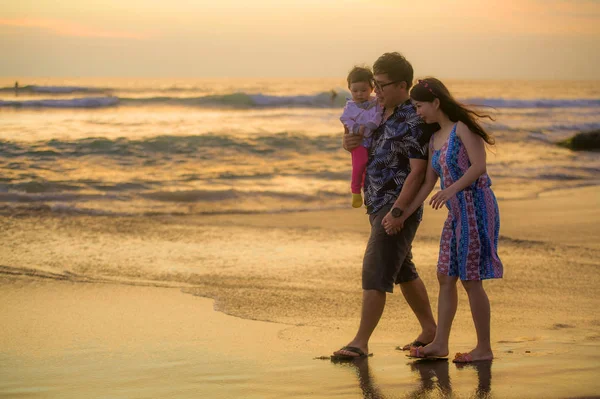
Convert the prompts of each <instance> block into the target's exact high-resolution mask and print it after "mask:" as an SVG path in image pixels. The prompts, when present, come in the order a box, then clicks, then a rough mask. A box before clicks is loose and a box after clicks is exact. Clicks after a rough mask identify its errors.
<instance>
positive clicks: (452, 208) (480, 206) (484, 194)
mask: <svg viewBox="0 0 600 399" xmlns="http://www.w3.org/2000/svg"><path fill="white" fill-rule="evenodd" d="M429 146H430V150H431V151H430V153H431V154H432V157H431V162H432V166H433V169H434V170H435V171H436V173H437V174H438V175H439V176H440V180H441V186H442V189H444V188H446V187H448V186H450V185H451V184H453V183H454V182H455V181H457V180H458V179H460V178H461V177H462V176H463V175H464V174H465V173H466V171H467V169H469V166H470V165H471V163H470V162H469V156H468V154H467V150H466V148H465V146H464V145H463V143H462V142H461V140H460V138H459V137H458V136H457V135H456V125H454V128H453V129H452V131H451V132H450V136H449V137H448V139H447V140H446V142H445V143H444V145H443V146H442V148H440V149H439V150H434V148H433V137H432V138H431V140H430V141H429ZM491 185H492V181H491V180H490V177H489V176H488V175H487V173H484V174H483V175H481V176H480V177H479V178H478V179H477V180H476V181H475V182H474V183H473V184H471V185H470V186H469V187H467V188H465V189H464V190H462V191H460V192H459V193H458V194H456V195H455V196H454V197H452V198H451V199H450V200H448V201H447V202H446V207H447V208H448V210H449V211H448V218H447V219H446V222H445V223H444V229H443V230H442V238H441V242H440V255H439V259H438V267H437V271H438V273H440V274H445V275H448V276H458V277H459V278H460V279H461V280H484V279H489V278H501V277H502V274H503V267H502V262H501V261H500V258H499V257H498V233H499V230H500V214H499V212H498V203H497V202H496V197H495V196H494V193H493V192H492V189H491V188H490V186H491Z"/></svg>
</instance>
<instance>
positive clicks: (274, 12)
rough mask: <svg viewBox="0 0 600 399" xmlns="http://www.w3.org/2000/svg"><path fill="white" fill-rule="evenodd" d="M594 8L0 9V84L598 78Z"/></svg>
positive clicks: (400, 2) (484, 2)
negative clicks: (377, 73)
mask: <svg viewBox="0 0 600 399" xmlns="http://www.w3.org/2000/svg"><path fill="white" fill-rule="evenodd" d="M599 43H600V0H513V1H510V0H504V1H500V0H453V1H450V0H429V1H417V0H411V1H405V0H369V1H367V0H277V1H275V0H218V1H214V0H212V1H204V0H0V51H1V54H2V55H3V57H2V58H3V59H2V63H1V64H0V76H11V77H13V76H49V77H52V76H57V77H63V76H64V77H67V76H70V77H88V76H90V77H92V76H123V77H336V76H345V74H346V72H347V71H348V69H349V68H350V67H351V66H352V65H354V64H357V63H367V64H372V63H373V61H374V60H375V59H376V58H377V57H378V56H379V55H380V54H382V53H384V52H386V51H400V52H402V53H404V54H405V55H406V56H407V58H408V59H409V60H410V61H411V62H412V63H413V66H414V67H415V69H416V70H417V72H418V74H419V75H423V74H428V75H436V76H440V77H448V78H498V79H506V78H509V79H510V78H519V79H600V51H599V48H600V44H599Z"/></svg>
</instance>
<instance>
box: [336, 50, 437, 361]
mask: <svg viewBox="0 0 600 399" xmlns="http://www.w3.org/2000/svg"><path fill="white" fill-rule="evenodd" d="M373 72H374V77H375V81H374V86H375V94H376V95H377V99H378V100H379V102H380V104H381V105H382V106H383V108H384V114H383V121H384V122H382V124H381V125H380V126H379V128H378V129H377V130H375V132H374V133H373V136H372V137H373V141H372V146H371V148H370V149H369V163H368V164H367V171H366V176H365V184H364V192H365V205H366V206H367V213H368V214H369V221H370V223H371V236H370V238H369V242H368V244H367V248H366V250H365V256H364V260H363V272H362V288H363V300H362V312H361V320H360V325H359V328H358V332H357V333H356V336H355V337H354V339H353V340H352V341H350V343H348V345H346V346H345V347H343V348H341V349H340V350H338V351H335V352H334V356H333V358H335V359H349V360H352V359H355V358H359V357H364V356H367V355H368V353H369V348H368V344H369V338H370V337H371V334H372V333H373V331H374V330H375V327H377V324H378V323H379V319H380V318H381V315H382V313H383V309H384V307H385V301H386V296H387V293H388V292H389V293H392V292H393V289H394V284H395V283H396V284H399V285H400V288H401V290H402V294H403V295H404V298H405V299H406V301H407V302H408V304H409V305H410V307H411V309H412V311H413V312H414V313H415V315H416V316H417V319H418V320H419V323H420V324H421V330H422V331H421V334H420V335H419V336H418V337H417V338H416V339H415V340H414V341H413V342H412V343H410V344H408V345H406V346H405V347H404V348H403V349H409V348H410V346H422V345H423V346H424V345H426V344H427V343H429V342H431V341H432V340H433V338H434V337H435V331H436V324H435V320H434V318H433V314H432V312H431V305H430V303H429V297H428V296H427V290H426V288H425V285H424V284H423V281H422V280H421V279H420V278H419V275H418V274H417V271H416V269H415V265H414V263H413V262H412V253H411V248H412V241H413V238H414V236H415V234H416V232H417V228H418V226H419V223H420V221H421V217H422V214H423V208H422V207H421V208H419V210H417V211H416V212H415V213H414V214H413V215H411V216H410V217H409V218H408V219H406V221H405V222H404V224H403V225H402V223H401V222H400V220H399V219H398V218H399V217H400V216H401V215H402V213H403V210H404V209H406V208H407V207H408V205H410V203H411V201H412V200H413V198H414V197H415V195H416V194H417V192H418V191H419V188H420V187H421V185H422V183H423V180H424V177H425V171H426V170H427V148H428V142H429V138H430V137H431V134H432V133H433V132H434V131H435V130H437V127H436V126H431V125H425V123H424V122H423V121H422V120H421V119H420V118H419V117H418V115H417V114H416V111H415V108H414V106H413V105H412V103H411V102H410V97H409V89H410V87H411V85H412V81H413V68H412V65H411V64H410V63H409V62H408V61H407V60H406V59H405V58H404V57H403V56H402V55H401V54H399V53H386V54H383V55H382V56H381V57H379V58H378V59H377V61H375V64H374V65H373ZM361 142H362V136H361V135H360V134H359V135H349V134H345V135H344V149H346V150H347V151H352V150H353V149H354V148H356V147H357V146H358V145H360V143H361Z"/></svg>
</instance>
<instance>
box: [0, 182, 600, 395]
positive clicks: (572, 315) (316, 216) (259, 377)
mask: <svg viewBox="0 0 600 399" xmlns="http://www.w3.org/2000/svg"><path fill="white" fill-rule="evenodd" d="M574 204H575V205H574ZM599 205H600V190H599V189H598V188H596V187H588V188H582V189H577V190H565V191H556V192H551V193H548V194H546V195H542V196H541V197H540V198H538V199H532V200H520V201H503V202H501V204H500V209H501V216H502V228H501V235H502V237H501V240H500V256H501V258H502V260H503V262H504V264H505V268H506V269H505V271H506V277H505V278H504V279H503V280H498V281H490V282H487V283H486V289H487V291H488V294H489V296H490V300H491V303H492V332H493V336H492V339H493V342H494V350H495V354H496V359H495V360H494V361H493V363H492V364H489V363H487V364H481V365H478V366H477V367H475V366H466V367H462V368H459V367H457V366H456V365H454V364H452V363H448V362H415V361H412V360H410V359H407V358H406V357H405V356H404V353H402V352H399V351H396V350H394V348H395V347H396V346H397V345H400V344H404V343H407V342H409V341H410V340H412V339H413V338H414V336H415V334H416V333H417V331H418V330H417V326H416V321H415V320H414V316H412V314H411V312H410V311H409V310H408V308H407V306H406V304H405V303H404V300H403V299H402V296H401V295H400V294H398V293H396V294H394V295H393V296H392V297H391V298H390V299H389V301H388V306H387V308H386V312H385V314H384V316H383V319H382V322H381V323H380V326H379V327H378V329H377V331H376V333H375V334H374V336H373V338H372V343H371V348H370V349H371V351H372V352H374V353H375V356H373V357H372V358H370V359H369V360H368V361H364V362H361V363H359V364H355V365H347V364H345V365H344V364H333V363H331V362H329V361H327V360H319V359H314V358H315V357H319V356H325V355H328V354H329V353H330V352H331V351H332V350H334V349H336V348H338V347H339V346H341V345H343V344H345V343H346V342H347V341H348V340H349V339H350V338H351V336H352V334H353V333H354V331H355V328H356V325H357V322H358V311H359V309H360V295H361V293H360V261H361V257H362V252H363V250H364V245H365V243H366V239H367V235H368V226H367V220H366V217H365V215H364V214H363V213H362V212H361V211H354V210H339V211H322V212H307V213H295V214H279V215H267V216H265V215H242V216H240V215H221V216H211V217H206V216H203V217H186V218H183V217H172V218H164V217H163V218H105V217H83V216H82V217H73V216H69V217H56V216H50V215H44V214H39V215H34V214H25V215H21V216H12V217H3V218H2V219H0V231H2V233H3V235H4V237H5V238H4V239H3V240H2V242H1V243H0V254H2V258H1V259H2V260H1V263H0V272H1V273H2V274H1V275H0V276H1V277H0V303H2V306H0V322H1V323H0V376H2V377H1V378H0V397H24V398H29V397H31V398H36V397H44V398H46V397H52V398H54V397H56V398H71V397H72V398H75V397H111V398H151V397H178V398H186V397H211V398H280V397H299V398H304V397H305V398H331V397H338V398H360V397H369V398H378V397H385V398H405V397H411V398H415V397H417V398H418V397H423V398H428V397H448V396H449V395H452V396H453V397H458V398H460V397H489V396H490V395H491V397H496V398H506V397H508V398H523V397H526V398H554V397H556V398H561V397H590V396H594V395H599V394H600V382H598V379H597V375H598V373H599V372H600V363H599V362H598V359H599V355H600V317H598V311H597V309H598V306H599V305H600V301H599V300H598V294H597V287H598V284H599V283H600V275H599V273H598V268H599V262H598V259H600V244H599V243H600V229H599V228H598V227H597V225H598V222H599V221H600V207H599ZM444 217H445V214H444V212H434V211H430V210H428V211H427V212H426V214H425V220H424V222H423V224H422V226H421V228H420V231H419V233H418V237H417V239H416V241H415V247H414V252H415V261H416V263H417V267H418V268H419V271H420V273H421V275H422V277H423V279H424V281H425V283H426V285H427V287H428V289H429V293H430V296H431V298H432V304H433V306H434V308H435V306H436V304H437V301H436V299H435V298H436V297H437V287H436V280H435V260H436V258H437V241H438V237H439V231H440V229H441V223H442V220H443V219H444ZM215 309H216V310H217V311H215ZM474 339H475V333H474V329H473V326H472V321H471V317H470V313H469V309H468V302H467V300H466V295H465V294H464V292H461V291H459V310H458V313H457V316H456V319H455V324H454V329H453V333H452V336H451V352H457V351H467V350H469V349H470V348H471V346H472V345H473V342H474Z"/></svg>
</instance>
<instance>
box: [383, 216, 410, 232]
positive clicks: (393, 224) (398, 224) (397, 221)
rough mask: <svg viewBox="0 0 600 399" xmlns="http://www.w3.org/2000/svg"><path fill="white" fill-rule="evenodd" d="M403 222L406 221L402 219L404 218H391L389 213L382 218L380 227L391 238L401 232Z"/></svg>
mask: <svg viewBox="0 0 600 399" xmlns="http://www.w3.org/2000/svg"><path fill="white" fill-rule="evenodd" d="M405 220H406V219H405V218H404V216H400V217H399V218H395V217H393V216H392V211H390V212H388V213H387V215H385V216H384V217H383V220H382V221H381V225H382V226H383V228H384V229H385V232H386V233H387V234H388V235H390V236H391V235H394V234H397V233H398V232H400V230H402V228H403V227H404V221H405Z"/></svg>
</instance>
